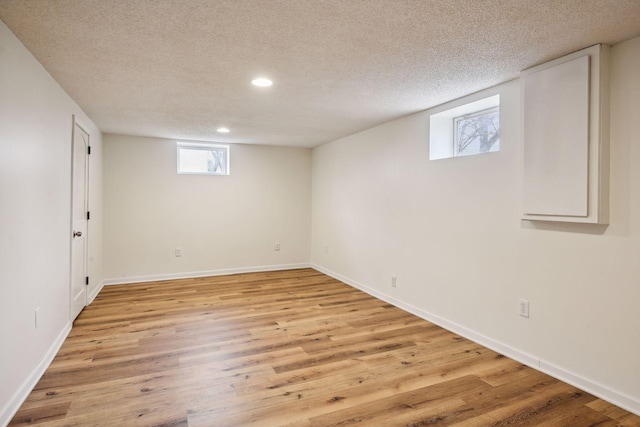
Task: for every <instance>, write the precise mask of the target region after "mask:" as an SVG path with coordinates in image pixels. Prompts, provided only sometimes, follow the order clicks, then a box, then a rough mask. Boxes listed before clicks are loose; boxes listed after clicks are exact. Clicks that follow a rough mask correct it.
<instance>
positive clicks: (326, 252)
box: [324, 245, 329, 254]
mask: <svg viewBox="0 0 640 427" xmlns="http://www.w3.org/2000/svg"><path fill="white" fill-rule="evenodd" d="M324 253H325V254H328V253H329V246H328V245H324Z"/></svg>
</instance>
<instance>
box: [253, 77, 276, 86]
mask: <svg viewBox="0 0 640 427" xmlns="http://www.w3.org/2000/svg"><path fill="white" fill-rule="evenodd" d="M251 84H252V85H254V86H258V87H267V86H271V85H272V84H273V82H272V81H271V80H269V79H267V78H265V77H258V78H257V79H253V80H251Z"/></svg>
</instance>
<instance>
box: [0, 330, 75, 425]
mask: <svg viewBox="0 0 640 427" xmlns="http://www.w3.org/2000/svg"><path fill="white" fill-rule="evenodd" d="M69 332H71V322H67V324H66V325H65V327H64V328H63V329H62V331H60V333H59V334H58V336H57V337H56V339H55V340H54V341H53V343H52V344H51V346H50V347H49V349H48V350H47V352H46V353H45V355H44V357H43V358H42V360H41V361H40V363H39V364H38V366H36V368H35V369H34V370H33V371H32V372H31V375H29V377H28V378H27V379H26V380H25V381H24V382H23V383H22V385H21V386H20V388H19V389H18V390H17V391H16V392H15V393H14V394H13V396H12V397H11V399H10V400H9V402H8V403H7V404H6V405H4V407H3V408H2V411H0V426H6V425H7V424H9V421H11V419H12V418H13V416H14V415H15V414H16V412H18V409H20V406H22V404H23V403H24V401H25V400H26V399H27V397H29V393H31V390H33V388H34V387H35V386H36V384H37V383H38V381H39V380H40V378H41V377H42V375H43V374H44V372H45V371H46V370H47V368H48V367H49V365H50V364H51V361H53V358H54V357H56V354H57V353H58V350H60V347H62V344H63V343H64V340H65V339H66V338H67V335H69Z"/></svg>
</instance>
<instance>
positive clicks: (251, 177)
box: [104, 135, 311, 283]
mask: <svg viewBox="0 0 640 427" xmlns="http://www.w3.org/2000/svg"><path fill="white" fill-rule="evenodd" d="M104 150H105V154H104V159H105V163H104V167H105V189H104V191H105V199H104V203H105V247H104V254H105V275H106V277H107V278H108V280H107V281H106V282H107V283H116V282H118V283H121V282H129V281H137V280H149V279H160V278H169V277H183V276H192V275H205V274H216V273H220V272H229V271H245V270H246V269H261V268H280V267H283V266H284V267H286V266H296V265H298V264H300V263H308V262H309V257H310V255H309V248H310V239H311V232H310V230H311V226H310V222H311V193H310V190H311V150H309V149H298V148H287V147H269V146H257V145H245V144H238V145H231V148H230V156H231V157H230V159H231V164H230V170H231V174H230V175H229V176H204V175H179V174H177V172H176V140H169V139H157V138H143V137H134V136H122V135H105V139H104ZM276 242H279V243H280V251H275V250H274V244H275V243H276ZM178 247H179V248H180V249H181V250H182V256H180V257H176V256H175V248H178Z"/></svg>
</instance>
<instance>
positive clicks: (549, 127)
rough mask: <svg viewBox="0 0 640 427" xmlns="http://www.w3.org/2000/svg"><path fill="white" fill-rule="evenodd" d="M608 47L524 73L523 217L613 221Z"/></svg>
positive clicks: (558, 60) (590, 50) (606, 222)
mask: <svg viewBox="0 0 640 427" xmlns="http://www.w3.org/2000/svg"><path fill="white" fill-rule="evenodd" d="M608 57H609V47H608V46H604V45H596V46H592V47H589V48H587V49H583V50H581V51H578V52H575V53H572V54H570V55H567V56H564V57H562V58H558V59H556V60H553V61H550V62H547V63H545V64H541V65H538V66H536V67H533V68H530V69H528V70H525V71H523V72H522V74H521V88H522V114H523V116H522V123H523V143H524V149H523V187H524V188H523V196H524V200H523V201H524V203H523V210H524V215H523V219H527V220H542V221H563V222H580V223H593V224H608V223H609V73H608Z"/></svg>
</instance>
